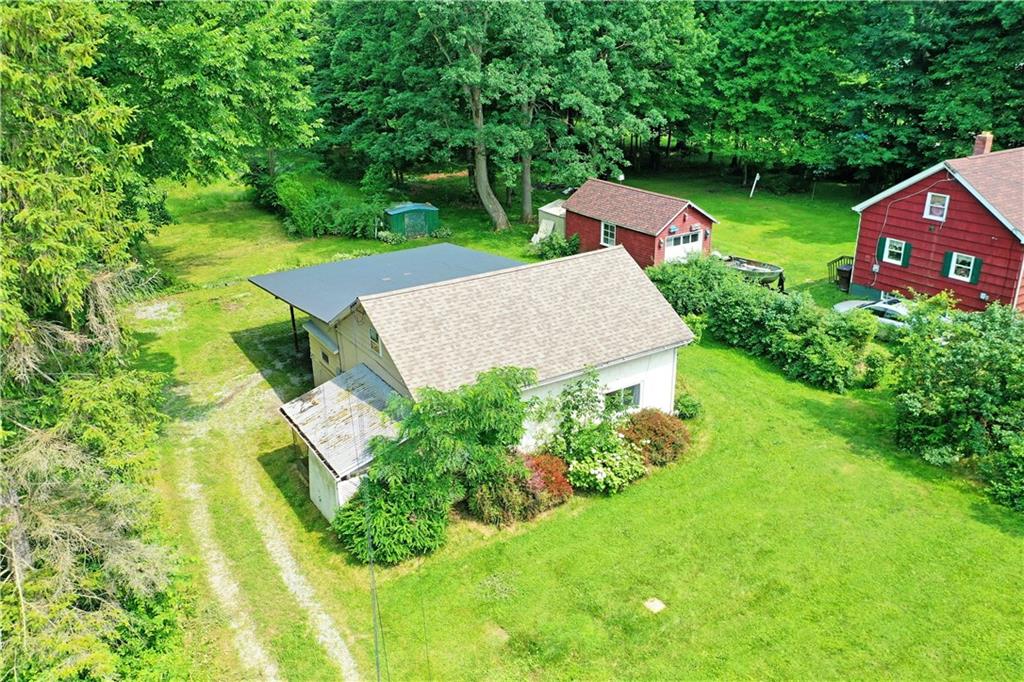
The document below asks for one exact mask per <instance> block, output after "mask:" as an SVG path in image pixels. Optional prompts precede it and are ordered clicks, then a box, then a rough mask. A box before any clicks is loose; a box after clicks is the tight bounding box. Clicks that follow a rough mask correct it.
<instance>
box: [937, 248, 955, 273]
mask: <svg viewBox="0 0 1024 682" xmlns="http://www.w3.org/2000/svg"><path fill="white" fill-rule="evenodd" d="M951 265H953V252H952V251H947V252H946V255H945V256H943V257H942V273H940V274H942V276H943V277H949V268H950V266H951Z"/></svg>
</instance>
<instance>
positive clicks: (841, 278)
mask: <svg viewBox="0 0 1024 682" xmlns="http://www.w3.org/2000/svg"><path fill="white" fill-rule="evenodd" d="M851 275H853V266H852V265H840V266H839V267H838V268H836V284H838V285H839V288H840V290H842V291H845V292H849V291H850V276H851Z"/></svg>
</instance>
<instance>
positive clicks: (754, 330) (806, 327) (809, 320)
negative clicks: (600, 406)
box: [647, 258, 878, 393]
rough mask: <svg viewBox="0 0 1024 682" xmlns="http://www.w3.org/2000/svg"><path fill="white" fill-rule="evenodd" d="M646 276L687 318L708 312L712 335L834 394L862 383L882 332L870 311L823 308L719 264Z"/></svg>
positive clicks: (662, 269) (705, 261)
mask: <svg viewBox="0 0 1024 682" xmlns="http://www.w3.org/2000/svg"><path fill="white" fill-rule="evenodd" d="M647 272H648V274H649V275H650V277H651V280H652V281H653V282H654V284H655V285H656V286H657V287H658V289H659V290H660V291H661V293H662V295H664V296H665V298H666V299H667V300H668V302H669V303H671V304H672V306H673V307H674V308H675V309H676V311H677V312H678V313H679V314H680V315H693V314H699V313H704V314H705V315H706V320H707V331H708V332H709V333H711V334H712V335H713V336H714V337H715V338H716V339H718V340H720V341H723V342H725V343H727V344H729V345H731V346H736V347H737V348H742V349H744V350H746V351H749V352H750V353H753V354H754V355H760V356H762V357H766V358H768V359H770V360H771V361H772V362H774V363H775V364H777V365H778V366H779V367H781V368H782V370H783V371H785V372H786V374H787V375H788V376H790V377H792V378H794V379H799V380H801V381H805V382H807V383H808V384H811V385H812V386H818V387H820V388H824V389H827V390H830V391H836V392H840V393H841V392H843V391H844V390H846V389H847V388H849V387H850V386H851V385H853V383H854V382H855V381H856V380H857V379H858V369H859V368H860V367H861V366H862V364H863V360H864V357H865V353H866V350H867V347H868V345H869V344H870V342H871V340H872V339H873V338H874V334H875V331H876V329H877V327H878V323H877V322H876V321H875V319H874V318H873V317H872V316H871V315H870V314H869V313H862V312H859V311H857V312H854V313H851V314H847V315H840V314H838V313H835V312H832V311H825V310H822V309H821V308H820V307H818V306H817V305H815V303H814V301H813V300H812V299H811V298H810V297H809V296H806V295H804V294H799V293H798V294H791V295H786V294H781V293H779V292H777V291H774V290H772V289H768V288H766V287H762V286H759V285H757V284H753V283H751V282H749V281H747V280H745V279H744V278H743V277H742V276H740V275H739V274H737V273H736V272H735V271H733V270H731V269H730V268H728V267H727V266H725V265H724V264H722V263H721V262H720V261H717V260H715V259H710V258H701V259H697V260H696V261H692V262H689V263H668V264H663V265H660V266H657V267H653V268H649V269H648V271H647Z"/></svg>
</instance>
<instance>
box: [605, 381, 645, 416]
mask: <svg viewBox="0 0 1024 682" xmlns="http://www.w3.org/2000/svg"><path fill="white" fill-rule="evenodd" d="M604 404H605V407H607V408H609V409H611V410H613V411H615V412H621V411H623V410H628V409H629V408H631V407H638V406H639V405H640V384H633V385H632V386H626V387H625V388H620V389H617V390H615V391H609V392H608V393H605V394H604Z"/></svg>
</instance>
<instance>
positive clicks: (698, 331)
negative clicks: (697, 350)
mask: <svg viewBox="0 0 1024 682" xmlns="http://www.w3.org/2000/svg"><path fill="white" fill-rule="evenodd" d="M683 321H684V322H686V326H687V327H689V328H690V331H691V332H693V342H694V343H700V340H701V339H702V338H704V329H705V328H706V327H707V326H708V318H707V316H705V315H697V314H696V313H690V314H689V315H684V316H683Z"/></svg>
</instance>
